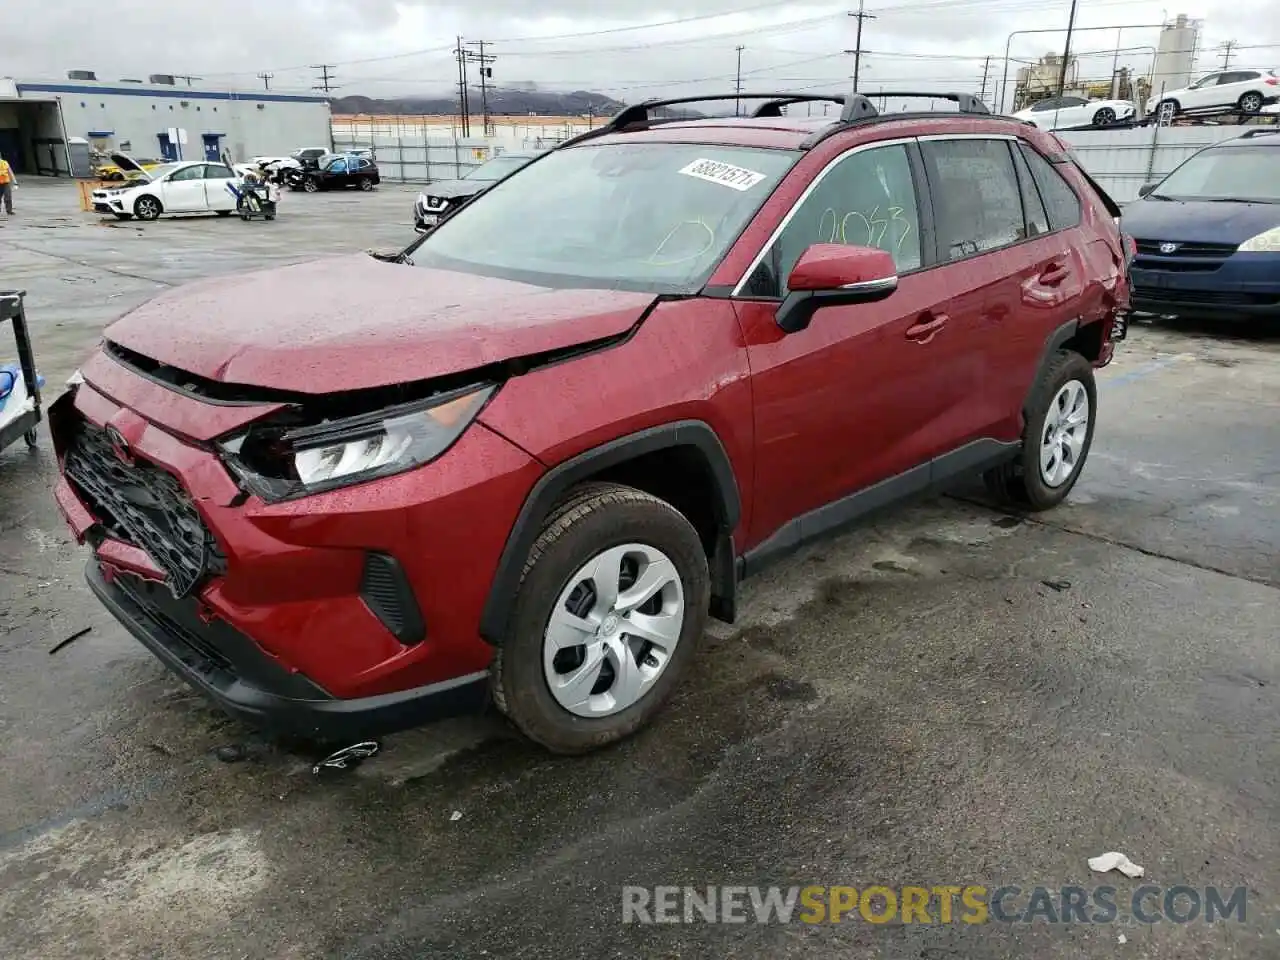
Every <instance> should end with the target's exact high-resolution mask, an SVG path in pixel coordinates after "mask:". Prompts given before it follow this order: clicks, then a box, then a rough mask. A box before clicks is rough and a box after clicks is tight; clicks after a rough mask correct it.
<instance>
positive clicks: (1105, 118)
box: [1093, 107, 1116, 127]
mask: <svg viewBox="0 0 1280 960" xmlns="http://www.w3.org/2000/svg"><path fill="white" fill-rule="evenodd" d="M1115 122H1116V112H1115V111H1114V110H1112V109H1111V108H1110V107H1103V108H1101V109H1100V110H1099V111H1098V112H1097V113H1095V114H1094V115H1093V125H1094V126H1095V127H1106V126H1110V125H1111V124H1113V123H1115Z"/></svg>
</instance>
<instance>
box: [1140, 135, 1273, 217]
mask: <svg viewBox="0 0 1280 960" xmlns="http://www.w3.org/2000/svg"><path fill="white" fill-rule="evenodd" d="M1277 160H1280V148H1277V147H1274V146H1271V147H1264V146H1262V145H1258V146H1256V147H1235V146H1232V147H1221V148H1218V149H1211V150H1205V151H1204V152H1203V153H1197V154H1196V155H1195V156H1194V157H1192V158H1191V159H1189V160H1188V161H1187V162H1186V163H1184V164H1183V165H1182V166H1180V167H1178V169H1177V170H1174V171H1173V173H1171V174H1169V176H1167V177H1165V178H1164V180H1162V181H1161V182H1160V183H1159V184H1158V185H1157V186H1156V188H1155V189H1154V190H1152V191H1151V193H1150V194H1148V196H1153V197H1157V198H1163V199H1166V200H1240V201H1257V202H1259V203H1280V176H1277V175H1276V173H1277V163H1276V161H1277Z"/></svg>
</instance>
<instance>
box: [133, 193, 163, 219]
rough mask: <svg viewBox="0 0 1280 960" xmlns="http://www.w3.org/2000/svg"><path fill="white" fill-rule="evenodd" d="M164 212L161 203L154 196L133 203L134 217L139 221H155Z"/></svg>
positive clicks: (142, 197)
mask: <svg viewBox="0 0 1280 960" xmlns="http://www.w3.org/2000/svg"><path fill="white" fill-rule="evenodd" d="M163 210H164V208H163V207H161V206H160V201H159V200H157V199H156V198H155V197H152V196H146V195H144V196H141V197H139V198H138V199H137V200H135V201H134V203H133V215H134V216H135V217H137V218H138V219H139V220H154V219H155V218H156V217H158V216H160V214H161V213H162V212H163Z"/></svg>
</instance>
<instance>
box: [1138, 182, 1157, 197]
mask: <svg viewBox="0 0 1280 960" xmlns="http://www.w3.org/2000/svg"><path fill="white" fill-rule="evenodd" d="M1158 186H1159V184H1158V183H1144V184H1143V185H1142V186H1140V187H1139V188H1138V196H1139V197H1145V196H1146V195H1147V194H1148V193H1150V192H1151V191H1152V190H1154V189H1155V188H1156V187H1158Z"/></svg>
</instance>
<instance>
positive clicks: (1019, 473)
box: [983, 350, 1098, 511]
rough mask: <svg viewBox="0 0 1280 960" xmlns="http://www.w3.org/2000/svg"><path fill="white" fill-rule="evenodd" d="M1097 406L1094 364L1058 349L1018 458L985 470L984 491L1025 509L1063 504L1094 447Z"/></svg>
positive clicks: (1033, 403)
mask: <svg viewBox="0 0 1280 960" xmlns="http://www.w3.org/2000/svg"><path fill="white" fill-rule="evenodd" d="M1097 406H1098V393H1097V388H1096V387H1095V385H1094V378H1093V366H1092V365H1091V364H1090V363H1089V361H1088V360H1086V359H1085V358H1084V357H1082V356H1081V355H1080V354H1078V353H1075V352H1073V351H1070V350H1061V351H1059V352H1058V353H1057V354H1055V355H1054V358H1053V360H1052V361H1050V363H1049V366H1048V369H1046V370H1045V372H1044V374H1043V375H1042V376H1041V377H1040V381H1039V382H1038V383H1037V384H1036V386H1035V388H1034V390H1033V393H1032V397H1031V400H1030V402H1029V403H1028V405H1027V421H1026V426H1025V427H1024V428H1023V433H1022V451H1021V453H1020V454H1019V456H1018V458H1017V459H1016V460H1014V461H1012V462H1010V463H1007V464H1003V465H1001V466H999V467H996V468H995V469H993V470H989V471H987V473H986V474H984V477H983V479H984V480H985V481H986V484H987V490H988V491H989V492H990V493H991V494H992V495H993V496H994V497H995V498H996V499H998V500H1000V501H1001V502H1003V503H1008V504H1011V505H1013V506H1017V507H1021V508H1023V509H1026V510H1032V511H1039V510H1049V509H1051V508H1053V507H1056V506H1057V505H1058V504H1060V503H1062V501H1063V500H1065V499H1066V498H1067V494H1069V493H1070V492H1071V488H1072V487H1074V486H1075V485H1076V481H1077V480H1079V479H1080V472H1081V471H1082V470H1083V469H1084V462H1085V460H1086V459H1087V458H1088V456H1089V448H1090V447H1091V446H1092V445H1093V425H1094V421H1095V413H1096V411H1097Z"/></svg>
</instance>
